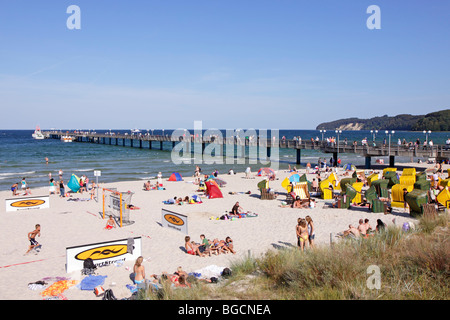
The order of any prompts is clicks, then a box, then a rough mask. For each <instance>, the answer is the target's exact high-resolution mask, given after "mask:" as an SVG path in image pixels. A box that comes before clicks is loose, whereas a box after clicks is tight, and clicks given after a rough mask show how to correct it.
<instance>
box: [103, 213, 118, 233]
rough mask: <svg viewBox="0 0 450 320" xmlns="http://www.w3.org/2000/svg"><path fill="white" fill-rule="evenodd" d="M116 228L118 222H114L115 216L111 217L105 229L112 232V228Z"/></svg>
mask: <svg viewBox="0 0 450 320" xmlns="http://www.w3.org/2000/svg"><path fill="white" fill-rule="evenodd" d="M115 227H116V222H115V221H114V219H113V216H111V215H110V216H109V219H108V221H106V227H105V229H106V230H111V229H112V228H115Z"/></svg>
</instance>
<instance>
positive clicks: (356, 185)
mask: <svg viewBox="0 0 450 320" xmlns="http://www.w3.org/2000/svg"><path fill="white" fill-rule="evenodd" d="M363 186H364V182H355V183H353V184H352V187H353V188H354V189H355V190H356V191H357V192H356V196H355V197H354V198H353V200H352V203H361V202H362V199H361V190H362V187H363Z"/></svg>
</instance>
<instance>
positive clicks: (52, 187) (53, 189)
mask: <svg viewBox="0 0 450 320" xmlns="http://www.w3.org/2000/svg"><path fill="white" fill-rule="evenodd" d="M48 191H49V193H50V194H56V186H55V180H54V179H53V178H51V179H50V187H49V189H48Z"/></svg>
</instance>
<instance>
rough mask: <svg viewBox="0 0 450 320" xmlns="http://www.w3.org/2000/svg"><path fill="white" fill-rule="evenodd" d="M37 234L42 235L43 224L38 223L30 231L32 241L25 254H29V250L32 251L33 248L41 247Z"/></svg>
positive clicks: (29, 238) (29, 236) (29, 237)
mask: <svg viewBox="0 0 450 320" xmlns="http://www.w3.org/2000/svg"><path fill="white" fill-rule="evenodd" d="M36 236H38V237H40V236H41V225H39V224H37V225H36V226H35V229H34V230H33V231H31V232H29V233H28V240H29V241H30V246H29V248H28V251H27V252H25V254H27V253H28V252H30V251H31V249H34V248H37V247H40V244H39V243H38V242H37V241H36V239H35V238H36Z"/></svg>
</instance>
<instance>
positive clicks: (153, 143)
mask: <svg viewBox="0 0 450 320" xmlns="http://www.w3.org/2000/svg"><path fill="white" fill-rule="evenodd" d="M43 133H44V135H45V136H46V137H48V138H51V139H61V137H62V136H71V137H72V138H73V141H74V142H89V143H98V144H109V145H116V146H119V145H120V146H123V147H125V146H131V147H139V148H144V142H145V143H146V144H147V143H148V144H147V148H148V149H153V148H155V147H156V148H158V149H159V150H164V148H163V146H164V145H163V143H165V144H166V145H167V144H169V145H170V150H172V149H173V148H174V147H175V146H176V145H177V144H178V143H181V142H183V143H186V145H187V148H188V150H192V151H194V150H198V149H195V148H194V147H192V144H201V150H202V151H203V150H205V147H206V145H208V144H211V143H215V144H218V145H222V146H223V147H225V146H227V145H234V146H241V147H243V148H245V147H252V146H253V147H259V148H266V150H267V157H268V158H270V155H271V149H272V148H286V149H295V152H296V163H297V164H300V161H301V150H304V149H309V150H318V151H320V152H322V153H330V154H333V159H334V161H335V163H336V161H337V159H338V157H339V153H355V154H359V155H362V156H364V157H365V158H366V162H365V167H366V168H367V169H370V168H371V158H372V157H389V166H391V167H393V166H394V163H395V157H396V156H402V157H411V158H412V157H421V158H427V159H428V158H433V159H436V160H437V161H440V160H442V159H449V158H450V146H446V145H434V146H425V147H424V146H417V145H413V146H409V145H392V144H391V145H387V144H383V143H377V144H375V145H374V144H365V145H361V144H360V145H347V144H346V143H345V142H344V141H340V142H339V144H338V143H328V142H327V141H325V140H322V141H316V140H312V139H311V140H301V141H298V140H288V139H276V140H274V139H260V138H259V137H258V138H256V139H251V138H250V139H249V138H246V139H242V140H240V139H238V138H236V137H231V138H218V137H195V136H193V135H190V136H189V137H186V136H184V137H183V136H172V135H168V134H166V135H152V134H114V133H88V132H77V131H74V132H62V131H46V132H43ZM127 141H129V143H127ZM222 154H225V153H222ZM242 154H244V155H245V153H242ZM258 154H259V153H258Z"/></svg>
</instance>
